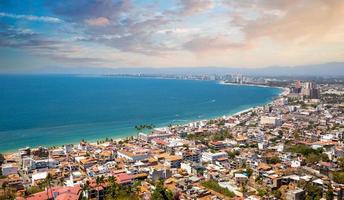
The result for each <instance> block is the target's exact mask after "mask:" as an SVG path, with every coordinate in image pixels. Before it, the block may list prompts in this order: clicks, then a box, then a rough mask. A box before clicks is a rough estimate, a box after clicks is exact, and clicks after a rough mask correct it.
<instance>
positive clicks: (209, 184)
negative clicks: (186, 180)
mask: <svg viewBox="0 0 344 200" xmlns="http://www.w3.org/2000/svg"><path fill="white" fill-rule="evenodd" d="M201 185H202V186H204V187H206V188H208V189H210V190H214V191H215V192H218V193H220V194H223V195H225V196H227V197H235V194H234V193H233V192H231V191H229V190H228V189H227V188H223V187H221V186H220V185H219V184H218V183H217V182H216V181H214V180H209V181H204V182H202V183H201Z"/></svg>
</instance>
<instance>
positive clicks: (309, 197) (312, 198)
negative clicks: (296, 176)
mask: <svg viewBox="0 0 344 200" xmlns="http://www.w3.org/2000/svg"><path fill="white" fill-rule="evenodd" d="M305 191H306V200H319V199H321V197H322V189H321V188H320V187H318V186H315V185H312V184H310V183H309V184H307V185H306V187H305Z"/></svg>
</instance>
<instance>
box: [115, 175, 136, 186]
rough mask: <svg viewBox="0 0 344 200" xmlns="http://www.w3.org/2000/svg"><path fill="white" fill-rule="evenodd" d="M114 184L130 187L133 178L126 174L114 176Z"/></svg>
mask: <svg viewBox="0 0 344 200" xmlns="http://www.w3.org/2000/svg"><path fill="white" fill-rule="evenodd" d="M116 182H117V183H118V184H121V185H131V184H132V182H133V176H132V175H129V174H126V173H120V174H116Z"/></svg>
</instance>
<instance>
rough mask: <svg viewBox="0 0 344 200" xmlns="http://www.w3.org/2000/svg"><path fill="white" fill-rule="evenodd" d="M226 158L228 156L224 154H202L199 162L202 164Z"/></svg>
mask: <svg viewBox="0 0 344 200" xmlns="http://www.w3.org/2000/svg"><path fill="white" fill-rule="evenodd" d="M227 156H228V155H227V153H226V152H218V153H211V152H204V153H203V154H202V158H201V160H202V161H203V162H214V161H215V160H217V159H218V158H222V157H225V158H227Z"/></svg>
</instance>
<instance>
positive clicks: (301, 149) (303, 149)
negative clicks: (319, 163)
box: [289, 144, 323, 156]
mask: <svg viewBox="0 0 344 200" xmlns="http://www.w3.org/2000/svg"><path fill="white" fill-rule="evenodd" d="M289 150H290V151H291V152H293V153H299V154H302V155H303V156H308V155H310V154H315V155H320V154H321V153H322V152H323V150H322V149H312V148H311V147H309V146H307V145H303V144H301V145H294V146H292V147H290V149H289Z"/></svg>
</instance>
